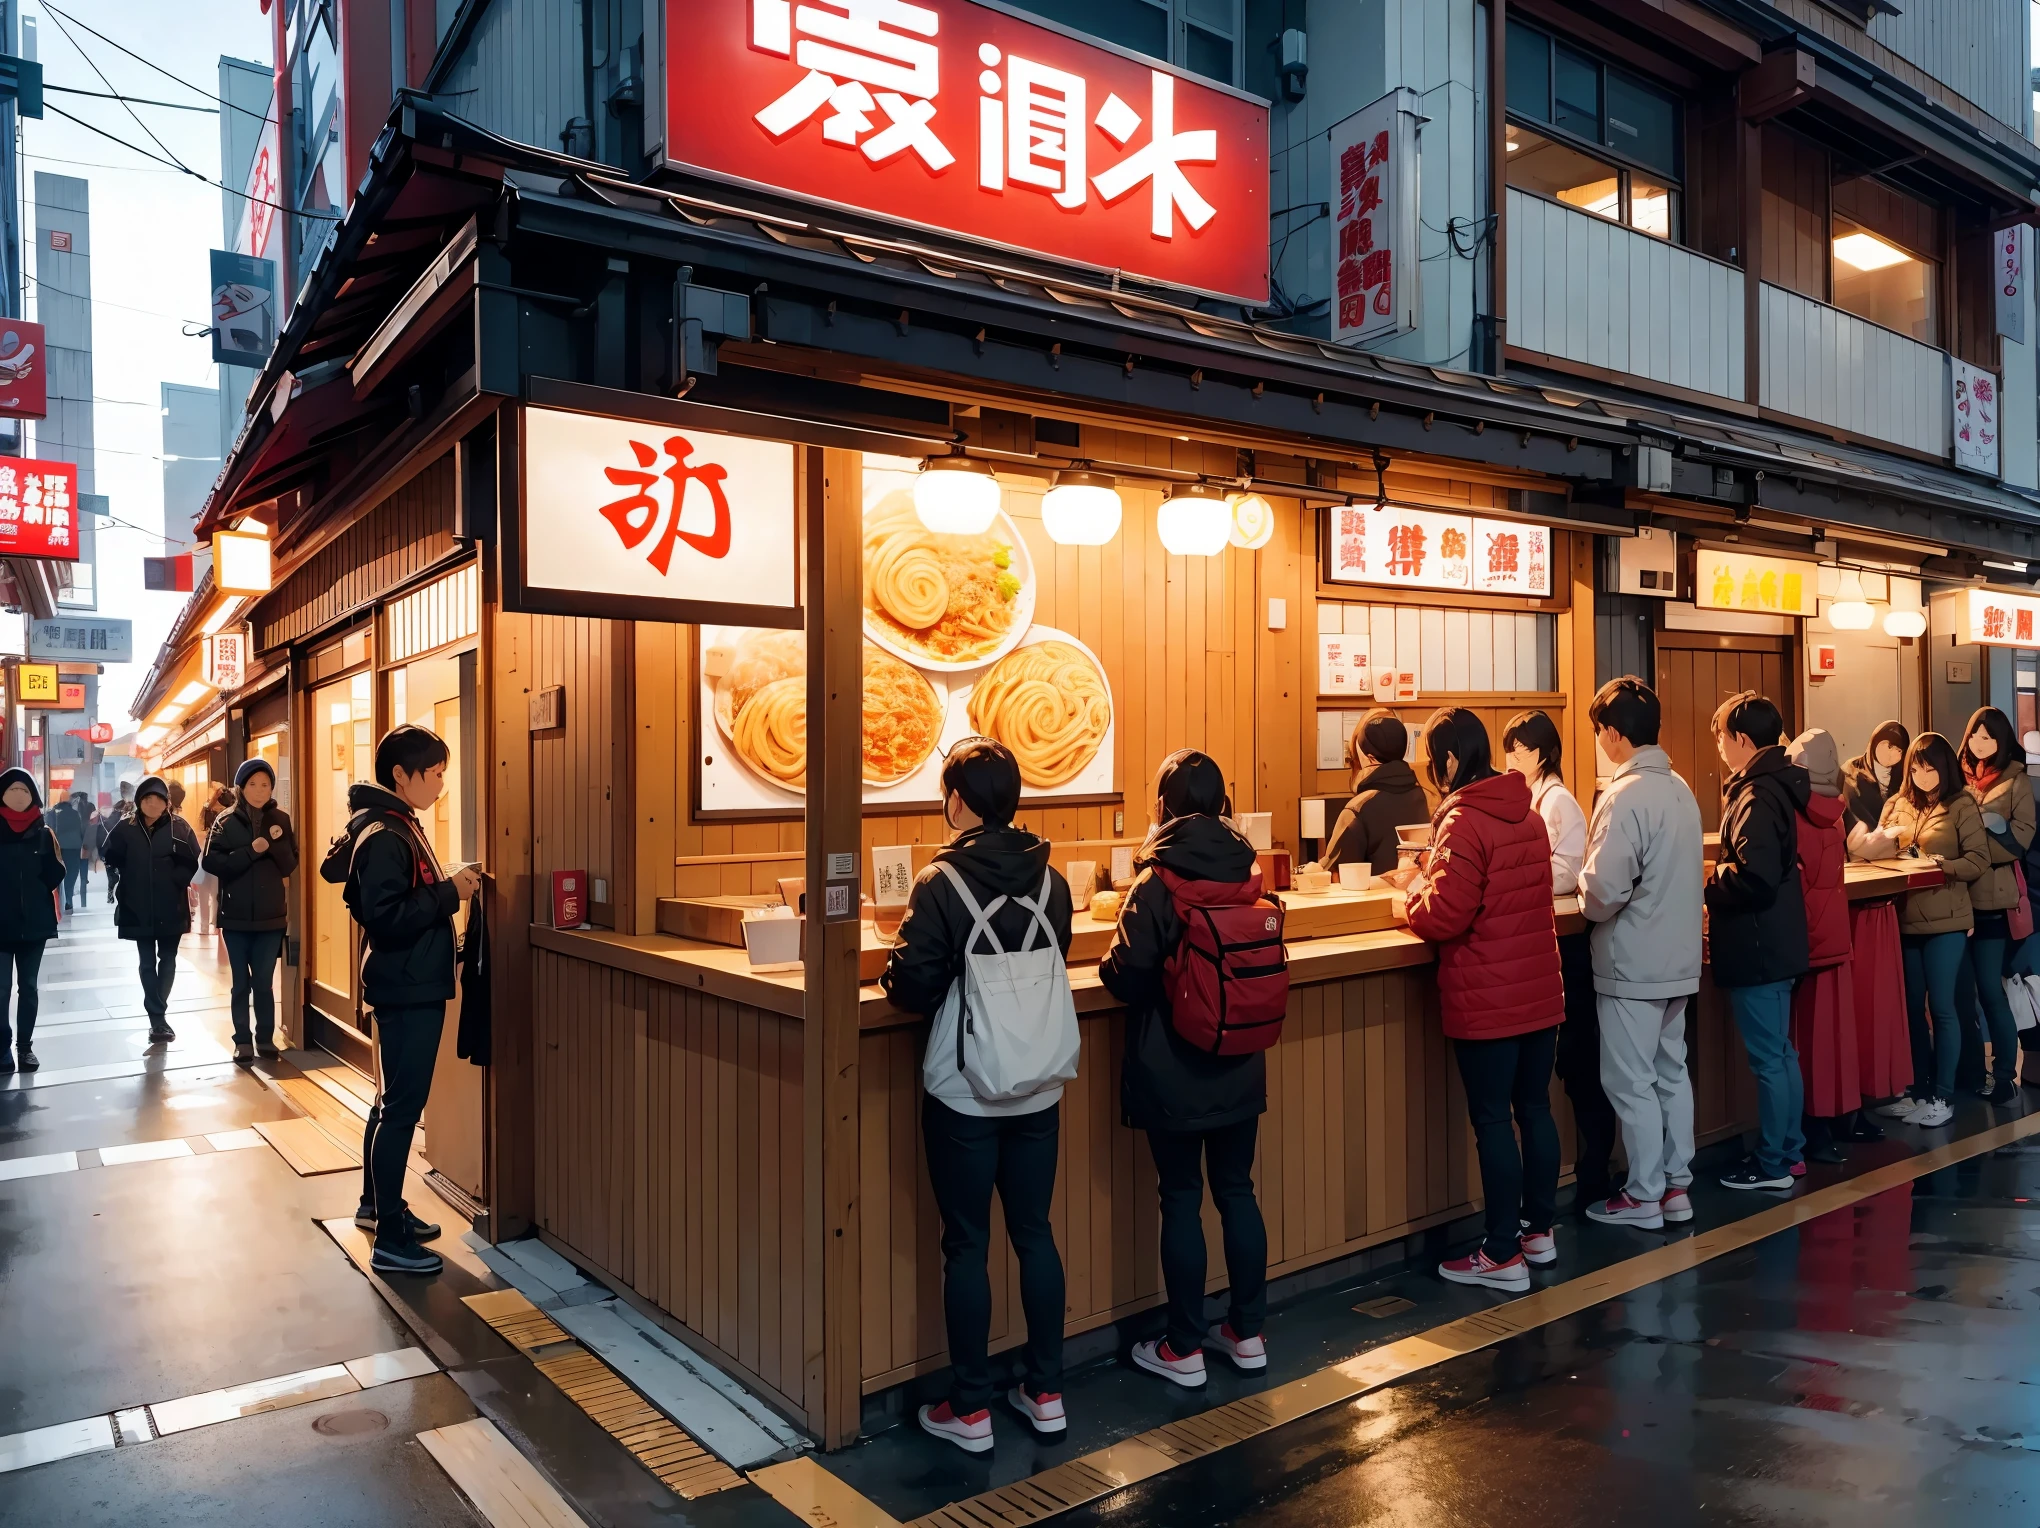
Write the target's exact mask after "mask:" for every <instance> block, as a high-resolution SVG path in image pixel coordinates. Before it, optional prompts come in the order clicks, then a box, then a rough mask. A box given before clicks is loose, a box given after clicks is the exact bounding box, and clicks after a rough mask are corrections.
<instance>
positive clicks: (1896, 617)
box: [1884, 578, 1927, 637]
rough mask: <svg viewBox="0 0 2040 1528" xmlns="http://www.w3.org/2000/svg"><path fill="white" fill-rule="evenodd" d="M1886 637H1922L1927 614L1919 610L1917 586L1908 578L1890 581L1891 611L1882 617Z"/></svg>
mask: <svg viewBox="0 0 2040 1528" xmlns="http://www.w3.org/2000/svg"><path fill="white" fill-rule="evenodd" d="M1884 634H1885V635H1886V636H1887V637H1923V636H1925V635H1926V634H1927V613H1926V611H1924V610H1922V609H1920V596H1919V585H1918V584H1916V583H1914V582H1913V581H1912V580H1911V579H1909V578H1894V579H1892V580H1891V609H1890V610H1888V611H1886V612H1885V615H1884Z"/></svg>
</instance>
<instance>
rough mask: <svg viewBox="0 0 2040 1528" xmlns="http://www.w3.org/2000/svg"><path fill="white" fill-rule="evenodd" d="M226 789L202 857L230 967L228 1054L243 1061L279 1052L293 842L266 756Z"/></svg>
mask: <svg viewBox="0 0 2040 1528" xmlns="http://www.w3.org/2000/svg"><path fill="white" fill-rule="evenodd" d="M234 791H235V794H236V795H237V797H238V798H239V799H238V800H237V801H236V802H235V803H234V806H233V809H232V810H230V811H224V812H221V813H220V814H219V815H218V816H216V817H215V818H214V819H213V824H212V833H211V834H210V836H208V837H207V839H206V845H205V859H204V860H203V861H202V863H203V865H204V867H205V871H206V874H208V875H210V876H212V877H213V878H214V879H215V880H216V881H218V882H219V898H218V919H219V926H220V932H221V934H222V935H223V936H224V937H225V939H226V943H227V964H228V967H229V968H230V969H231V970H232V971H233V973H234V988H233V999H232V1001H233V1012H234V1060H235V1061H237V1062H239V1063H240V1064H241V1065H242V1066H246V1065H248V1064H249V1063H250V1062H252V1061H253V1060H254V1059H255V1053H256V1052H257V1051H258V1050H259V1051H260V1052H261V1053H262V1054H263V1055H265V1056H270V1057H274V1056H277V1055H280V1054H282V1053H281V1052H280V1051H278V1050H277V1048H276V991H275V982H276V958H277V956H278V955H280V954H282V952H283V931H284V929H285V927H286V926H288V924H289V922H290V907H289V903H288V902H287V901H286V899H285V893H284V880H285V878H286V877H288V876H289V875H290V873H291V872H292V871H294V870H296V869H297V862H298V847H297V834H296V833H295V832H294V831H293V830H292V828H291V825H290V817H289V815H288V814H287V813H285V812H284V811H283V809H282V808H281V807H279V806H277V804H276V801H275V796H276V771H275V770H274V769H273V768H271V766H270V763H269V761H268V760H267V759H249V760H248V761H247V762H246V763H244V764H243V765H242V766H241V767H240V768H239V769H238V770H236V771H235V772H234ZM251 1001H252V1003H253V1005H254V1009H255V1033H254V1034H253V1036H252V1037H251V1036H250V1035H249V1033H248V1009H249V1005H250V1003H251Z"/></svg>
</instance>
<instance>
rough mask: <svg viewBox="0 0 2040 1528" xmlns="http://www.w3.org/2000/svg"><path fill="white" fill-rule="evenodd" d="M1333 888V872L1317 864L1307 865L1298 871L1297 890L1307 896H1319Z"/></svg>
mask: <svg viewBox="0 0 2040 1528" xmlns="http://www.w3.org/2000/svg"><path fill="white" fill-rule="evenodd" d="M1331 889H1332V873H1331V871H1329V870H1325V869H1321V868H1320V867H1318V866H1316V865H1306V866H1304V867H1303V869H1301V870H1299V871H1297V872H1296V890H1298V891H1300V892H1303V893H1304V894H1306V895H1307V896H1313V897H1319V896H1323V895H1324V894H1325V893H1326V892H1328V891H1330V890H1331Z"/></svg>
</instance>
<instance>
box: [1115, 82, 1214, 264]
mask: <svg viewBox="0 0 2040 1528" xmlns="http://www.w3.org/2000/svg"><path fill="white" fill-rule="evenodd" d="M1151 74H1152V78H1153V81H1154V83H1153V87H1152V89H1153V99H1152V101H1151V102H1150V103H1149V106H1148V118H1149V128H1150V133H1149V138H1148V142H1147V145H1146V147H1144V148H1142V149H1140V150H1139V151H1138V152H1137V153H1133V154H1129V155H1127V156H1126V158H1124V159H1122V160H1120V161H1119V163H1118V164H1116V165H1114V166H1113V167H1112V168H1111V169H1109V170H1107V171H1105V172H1104V173H1103V174H1102V175H1094V176H1092V177H1091V184H1092V185H1094V186H1096V187H1097V188H1098V194H1099V195H1100V196H1102V197H1104V198H1105V200H1106V201H1108V202H1116V201H1118V200H1119V198H1120V197H1122V196H1124V195H1126V193H1127V192H1129V191H1131V190H1132V189H1133V188H1134V187H1135V186H1137V185H1139V184H1140V183H1141V182H1142V181H1144V180H1145V181H1149V182H1152V184H1153V186H1154V217H1153V220H1152V222H1151V223H1150V225H1149V227H1150V231H1151V232H1152V233H1153V234H1154V236H1155V237H1156V238H1158V239H1168V238H1173V237H1175V233H1176V216H1175V215H1176V213H1177V212H1179V211H1180V212H1181V213H1182V214H1183V221H1184V222H1186V223H1188V224H1189V225H1190V228H1191V231H1192V232H1195V231H1196V230H1198V229H1201V228H1202V227H1203V226H1204V225H1205V224H1206V223H1208V222H1210V221H1211V220H1212V218H1213V217H1214V216H1216V209H1215V208H1214V207H1213V206H1212V205H1211V203H1209V202H1207V201H1206V200H1205V199H1204V198H1203V197H1201V196H1199V195H1198V194H1197V188H1196V187H1194V186H1192V185H1191V184H1190V179H1189V177H1188V176H1186V175H1185V174H1184V173H1183V166H1184V165H1186V164H1216V163H1217V162H1218V133H1217V132H1216V130H1214V129H1212V128H1208V127H1205V128H1198V129H1195V130H1194V131H1191V132H1187V133H1179V132H1177V131H1176V79H1175V76H1174V75H1169V74H1164V73H1162V72H1161V70H1159V69H1156V70H1153V71H1151ZM1097 124H1098V126H1099V127H1100V128H1102V129H1104V131H1105V133H1106V135H1107V136H1108V137H1110V138H1112V139H1113V140H1114V141H1115V142H1118V143H1124V142H1126V140H1127V139H1128V138H1130V137H1132V136H1133V130H1134V128H1136V127H1138V126H1139V125H1140V116H1139V114H1138V113H1137V112H1135V111H1134V109H1133V108H1132V107H1130V106H1128V105H1127V104H1126V103H1125V102H1124V101H1122V100H1120V99H1119V97H1118V96H1117V95H1111V96H1107V97H1106V99H1105V104H1104V105H1103V106H1101V107H1099V108H1098V117H1097Z"/></svg>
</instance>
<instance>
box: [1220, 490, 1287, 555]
mask: <svg viewBox="0 0 2040 1528" xmlns="http://www.w3.org/2000/svg"><path fill="white" fill-rule="evenodd" d="M1226 504H1227V505H1228V507H1230V508H1231V510H1232V531H1231V535H1230V538H1229V539H1230V540H1231V541H1232V544H1233V545H1234V546H1236V547H1240V548H1242V549H1243V550H1245V551H1249V552H1258V551H1260V549H1261V548H1262V547H1264V546H1266V545H1267V544H1268V543H1269V541H1270V540H1272V539H1273V537H1274V535H1275V506H1274V505H1273V504H1270V503H1269V502H1268V501H1267V500H1266V499H1264V498H1262V497H1261V495H1259V494H1258V493H1235V494H1229V495H1227V497H1226Z"/></svg>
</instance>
